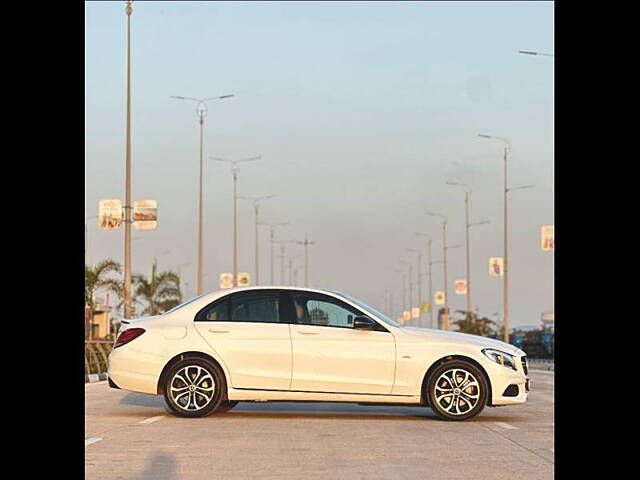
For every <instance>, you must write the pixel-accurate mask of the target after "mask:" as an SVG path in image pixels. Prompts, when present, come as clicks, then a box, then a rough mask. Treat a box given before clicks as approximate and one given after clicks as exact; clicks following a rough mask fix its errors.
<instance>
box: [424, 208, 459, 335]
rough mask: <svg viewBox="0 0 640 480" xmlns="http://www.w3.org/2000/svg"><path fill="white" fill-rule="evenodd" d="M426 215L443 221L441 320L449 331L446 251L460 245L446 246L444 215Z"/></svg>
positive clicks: (445, 217) (445, 221)
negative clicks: (442, 309) (442, 313)
mask: <svg viewBox="0 0 640 480" xmlns="http://www.w3.org/2000/svg"><path fill="white" fill-rule="evenodd" d="M426 215H429V216H432V217H440V218H442V219H443V222H442V252H443V263H444V318H443V327H444V328H443V330H449V288H448V284H447V282H448V279H447V250H449V249H450V248H459V247H462V245H453V246H449V245H447V223H448V222H449V219H448V218H447V216H446V215H442V214H441V213H435V212H426Z"/></svg>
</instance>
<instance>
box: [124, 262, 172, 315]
mask: <svg viewBox="0 0 640 480" xmlns="http://www.w3.org/2000/svg"><path fill="white" fill-rule="evenodd" d="M135 283H136V288H135V294H136V297H137V298H138V300H143V301H144V303H145V304H146V307H145V308H144V310H142V314H143V315H160V314H161V313H164V312H166V311H167V310H169V309H171V308H173V307H175V306H176V305H179V304H180V303H182V292H181V291H180V277H179V276H178V274H177V273H175V272H172V271H170V270H166V271H164V272H158V262H157V261H154V262H153V266H152V267H151V277H150V278H149V279H147V278H145V277H144V276H142V275H137V276H136V277H135Z"/></svg>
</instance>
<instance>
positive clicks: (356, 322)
mask: <svg viewBox="0 0 640 480" xmlns="http://www.w3.org/2000/svg"><path fill="white" fill-rule="evenodd" d="M353 328H354V329H357V330H377V325H376V322H374V321H373V320H371V319H370V318H369V317H366V316H364V315H359V316H357V317H355V318H354V319H353Z"/></svg>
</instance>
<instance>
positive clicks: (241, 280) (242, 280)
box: [238, 272, 251, 287]
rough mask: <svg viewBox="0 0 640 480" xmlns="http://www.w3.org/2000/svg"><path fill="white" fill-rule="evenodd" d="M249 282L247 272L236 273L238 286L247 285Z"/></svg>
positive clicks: (249, 278) (249, 277)
mask: <svg viewBox="0 0 640 480" xmlns="http://www.w3.org/2000/svg"><path fill="white" fill-rule="evenodd" d="M250 284H251V274H250V273H248V272H242V273H238V286H239V287H248V286H249V285H250Z"/></svg>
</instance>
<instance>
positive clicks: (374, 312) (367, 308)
mask: <svg viewBox="0 0 640 480" xmlns="http://www.w3.org/2000/svg"><path fill="white" fill-rule="evenodd" d="M334 293H337V294H338V295H340V296H342V297H344V298H346V299H347V300H349V301H350V302H353V303H355V304H356V305H357V306H359V307H360V308H361V309H362V310H364V311H365V312H367V313H370V314H372V315H373V316H375V317H378V318H380V319H381V320H382V321H384V322H385V323H388V324H389V325H391V326H394V327H401V326H402V325H400V324H399V323H398V322H396V321H395V320H392V319H390V318H389V317H387V316H386V315H385V314H384V313H381V312H379V311H378V310H376V309H375V308H373V307H370V306H369V305H367V304H366V303H362V302H361V301H360V300H356V299H355V298H353V297H351V296H349V295H347V294H346V293H341V292H334Z"/></svg>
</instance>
